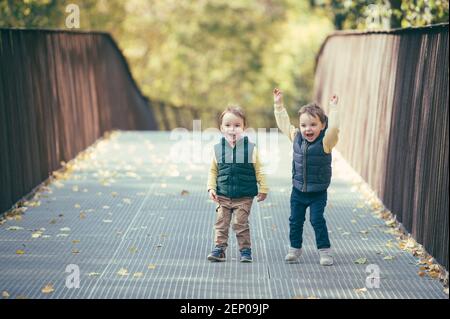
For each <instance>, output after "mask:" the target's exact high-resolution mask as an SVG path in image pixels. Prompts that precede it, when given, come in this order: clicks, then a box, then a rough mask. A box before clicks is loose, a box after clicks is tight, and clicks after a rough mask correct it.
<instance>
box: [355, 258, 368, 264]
mask: <svg viewBox="0 0 450 319" xmlns="http://www.w3.org/2000/svg"><path fill="white" fill-rule="evenodd" d="M365 263H367V258H358V259H356V260H355V264H359V265H363V264H365Z"/></svg>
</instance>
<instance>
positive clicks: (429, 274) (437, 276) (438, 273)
mask: <svg viewBox="0 0 450 319" xmlns="http://www.w3.org/2000/svg"><path fill="white" fill-rule="evenodd" d="M440 274H441V273H440V272H439V271H434V270H431V271H429V272H428V276H430V277H431V278H433V279H437V278H439V276H440Z"/></svg>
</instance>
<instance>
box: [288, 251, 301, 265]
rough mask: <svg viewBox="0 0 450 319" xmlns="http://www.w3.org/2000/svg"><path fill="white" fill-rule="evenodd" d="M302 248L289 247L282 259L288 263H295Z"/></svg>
mask: <svg viewBox="0 0 450 319" xmlns="http://www.w3.org/2000/svg"><path fill="white" fill-rule="evenodd" d="M302 252H303V250H302V248H292V247H290V248H289V251H288V254H287V255H286V257H284V261H285V262H287V263H290V264H293V263H297V262H298V259H299V258H300V256H301V255H302Z"/></svg>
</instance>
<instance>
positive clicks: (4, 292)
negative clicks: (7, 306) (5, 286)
mask: <svg viewBox="0 0 450 319" xmlns="http://www.w3.org/2000/svg"><path fill="white" fill-rule="evenodd" d="M2 297H3V298H4V299H7V298H9V293H8V292H7V291H6V290H5V291H3V292H2Z"/></svg>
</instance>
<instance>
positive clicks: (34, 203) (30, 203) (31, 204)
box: [23, 201, 41, 207]
mask: <svg viewBox="0 0 450 319" xmlns="http://www.w3.org/2000/svg"><path fill="white" fill-rule="evenodd" d="M23 205H24V206H28V207H38V206H41V202H40V201H26V202H24V203H23Z"/></svg>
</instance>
